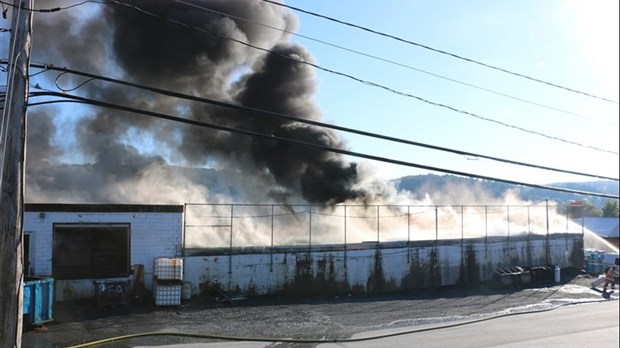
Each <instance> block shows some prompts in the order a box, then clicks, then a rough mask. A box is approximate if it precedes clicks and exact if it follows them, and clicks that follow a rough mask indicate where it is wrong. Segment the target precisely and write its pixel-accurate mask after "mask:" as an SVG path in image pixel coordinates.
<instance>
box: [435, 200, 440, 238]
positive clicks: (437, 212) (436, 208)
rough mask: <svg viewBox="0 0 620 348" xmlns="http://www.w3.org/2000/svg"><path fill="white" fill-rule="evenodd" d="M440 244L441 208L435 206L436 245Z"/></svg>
mask: <svg viewBox="0 0 620 348" xmlns="http://www.w3.org/2000/svg"><path fill="white" fill-rule="evenodd" d="M437 243H439V208H438V207H437V206H435V244H437Z"/></svg>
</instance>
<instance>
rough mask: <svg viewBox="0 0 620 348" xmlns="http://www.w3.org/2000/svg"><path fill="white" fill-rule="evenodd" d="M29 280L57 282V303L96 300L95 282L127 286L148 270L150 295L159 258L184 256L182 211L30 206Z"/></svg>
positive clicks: (27, 240) (170, 208)
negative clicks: (137, 269)
mask: <svg viewBox="0 0 620 348" xmlns="http://www.w3.org/2000/svg"><path fill="white" fill-rule="evenodd" d="M24 210H25V212H24V254H25V255H24V265H25V267H24V268H25V272H26V275H32V276H47V277H53V278H54V284H55V291H54V292H55V299H56V301H64V300H70V299H78V298H87V297H92V296H94V295H95V288H94V286H93V282H94V281H96V280H101V279H105V280H114V279H119V280H127V279H128V276H129V275H130V274H131V272H132V271H131V270H132V266H133V265H137V264H140V265H143V266H144V283H145V286H146V288H148V289H152V281H153V264H154V260H155V258H158V257H175V256H178V255H179V254H180V248H181V242H182V231H183V206H182V205H117V204H115V205H92V204H26V206H25V209H24Z"/></svg>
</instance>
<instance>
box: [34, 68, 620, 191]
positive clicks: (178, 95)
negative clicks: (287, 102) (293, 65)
mask: <svg viewBox="0 0 620 348" xmlns="http://www.w3.org/2000/svg"><path fill="white" fill-rule="evenodd" d="M30 66H31V67H35V68H45V69H46V70H53V71H60V72H61V74H59V75H58V77H60V76H61V75H63V74H67V73H70V74H75V75H80V76H84V77H87V78H88V79H87V80H86V82H90V81H93V80H101V81H106V82H111V83H116V84H120V85H125V86H129V87H134V88H139V89H143V90H147V91H150V92H154V93H158V94H162V95H166V96H170V97H175V98H180V99H185V100H191V101H196V102H200V103H206V104H211V105H216V106H220V107H226V108H233V109H237V110H243V111H248V112H256V113H262V114H265V115H269V116H273V117H277V118H281V119H286V120H289V121H294V122H300V123H305V124H310V125H313V126H318V127H323V128H329V129H334V130H337V131H341V132H347V133H351V134H358V135H362V136H367V137H371V138H377V139H382V140H387V141H391V142H397V143H402V144H407V145H413V146H420V147H425V148H429V149H433V150H438V151H444V152H450V153H454V154H458V155H464V156H472V157H479V158H485V159H489V160H493V161H498V162H504V163H509V164H515V165H520V166H526V167H531V168H537V169H543V170H548V171H555V172H561V173H566V174H575V175H581V176H588V177H593V178H598V179H606V180H613V181H620V180H619V179H618V178H611V177H606V176H601V175H596V174H587V173H581V172H576V171H569V170H564V169H557V168H551V167H546V166H541V165H535V164H530V163H523V162H518V161H513V160H507V159H502V158H498V157H493V156H487V155H482V154H477V153H472V152H467V151H461V150H455V149H450V148H445V147H440V146H435V145H430V144H425V143H420V142H415V141H411V140H406V139H401V138H396V137H391V136H386V135H382V134H378V133H372V132H367V131H362V130H358V129H353V128H347V127H342V126H337V125H333V124H327V123H323V122H319V121H314V120H309V119H304V118H299V117H295V116H292V115H286V114H282V113H278V112H274V111H268V110H263V109H258V108H253V107H249V106H243V105H238V104H232V103H227V102H222V101H217V100H213V99H208V98H203V97H196V96H193V95H187V94H182V93H179V92H173V91H169V90H164V89H160V88H155V87H149V86H144V85H140V84H136V83H133V82H128V81H123V80H118V79H113V78H110V77H106V76H101V75H95V74H91V73H86V72H82V71H77V70H72V69H68V68H60V67H55V66H52V65H43V64H37V63H31V64H30ZM58 77H57V79H58ZM57 79H56V80H57ZM86 82H83V83H81V84H80V85H78V87H81V86H83V85H84V84H85V83H86ZM56 86H57V87H58V88H59V89H61V88H60V87H59V86H58V84H57V83H56ZM78 87H74V88H70V89H61V90H62V91H63V92H67V91H73V90H75V89H77V88H78Z"/></svg>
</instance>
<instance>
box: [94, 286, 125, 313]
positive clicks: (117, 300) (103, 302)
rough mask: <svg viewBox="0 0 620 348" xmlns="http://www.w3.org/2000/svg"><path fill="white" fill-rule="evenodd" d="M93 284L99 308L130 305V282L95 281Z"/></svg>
mask: <svg viewBox="0 0 620 348" xmlns="http://www.w3.org/2000/svg"><path fill="white" fill-rule="evenodd" d="M93 284H94V285H95V298H96V300H97V307H98V308H103V307H115V306H127V305H129V303H130V297H131V296H130V292H131V291H130V290H131V287H130V282H129V281H94V282H93Z"/></svg>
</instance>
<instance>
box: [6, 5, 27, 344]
mask: <svg viewBox="0 0 620 348" xmlns="http://www.w3.org/2000/svg"><path fill="white" fill-rule="evenodd" d="M33 2H34V0H24V1H21V0H14V1H13V9H12V11H13V16H12V20H13V24H12V28H11V41H10V46H9V57H8V58H9V60H8V62H9V64H8V77H7V90H6V97H5V103H4V109H3V110H2V132H0V134H1V135H2V139H1V141H0V144H2V147H1V148H0V149H2V151H3V152H2V154H1V156H0V158H1V159H2V169H1V172H0V173H1V174H0V179H1V180H0V185H1V187H2V192H1V196H2V197H1V198H2V200H1V203H0V204H1V205H0V234H1V235H0V347H6V348H20V347H21V341H22V317H23V315H22V311H23V309H22V306H23V298H22V296H23V294H22V292H23V282H24V272H23V252H24V249H23V226H22V221H23V206H24V181H25V169H26V168H25V163H26V107H27V105H28V67H29V65H30V48H31V31H32V12H31V9H32V8H33Z"/></svg>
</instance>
